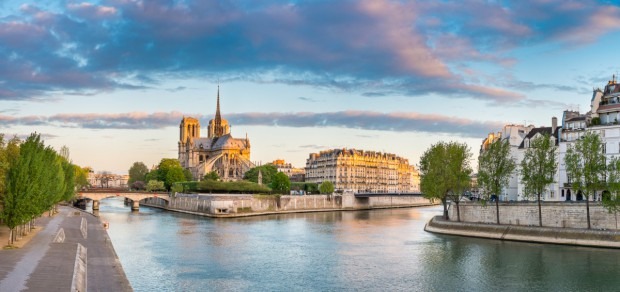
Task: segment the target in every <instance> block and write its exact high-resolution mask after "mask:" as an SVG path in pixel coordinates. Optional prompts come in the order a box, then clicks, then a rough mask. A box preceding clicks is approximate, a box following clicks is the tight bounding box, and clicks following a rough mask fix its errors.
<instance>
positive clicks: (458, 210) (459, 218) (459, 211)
mask: <svg viewBox="0 0 620 292" xmlns="http://www.w3.org/2000/svg"><path fill="white" fill-rule="evenodd" d="M456 220H457V221H458V222H461V209H460V208H459V202H458V201H456Z"/></svg>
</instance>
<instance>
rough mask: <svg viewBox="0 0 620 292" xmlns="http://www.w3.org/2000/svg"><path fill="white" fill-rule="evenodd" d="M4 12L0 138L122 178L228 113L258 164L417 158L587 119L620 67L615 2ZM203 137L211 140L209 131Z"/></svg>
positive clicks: (0, 5) (82, 7)
mask: <svg viewBox="0 0 620 292" xmlns="http://www.w3.org/2000/svg"><path fill="white" fill-rule="evenodd" d="M24 2H25V1H12V0H10V1H2V2H0V129H1V130H0V132H2V133H5V134H7V135H14V134H16V135H19V136H25V135H28V134H29V133H31V132H34V131H36V132H38V133H41V134H42V135H43V137H44V138H45V141H46V143H47V144H50V145H52V146H54V147H57V148H59V147H61V146H62V145H66V146H68V147H69V148H70V150H71V157H72V159H73V161H74V162H75V163H77V164H79V165H82V166H86V165H88V166H91V167H93V168H94V169H95V170H96V171H104V170H105V171H113V172H116V173H125V172H127V169H128V168H129V166H130V165H131V164H132V163H133V162H134V161H143V162H145V163H146V164H147V165H153V164H156V163H157V162H158V161H159V160H160V159H161V158H164V157H173V158H176V157H177V152H176V151H177V150H176V149H177V142H178V139H179V137H178V124H179V122H180V119H181V118H182V117H183V116H184V115H186V116H195V117H199V118H200V120H201V123H202V124H203V125H205V124H206V123H207V122H208V120H209V119H210V118H212V116H213V115H214V113H215V97H216V93H217V84H218V80H219V84H220V88H221V98H222V101H221V106H222V113H223V116H224V118H226V119H228V120H229V121H230V123H231V124H232V134H233V136H235V137H244V136H245V134H246V133H247V135H248V136H249V138H250V140H251V143H252V160H253V161H256V162H259V161H260V162H262V163H266V162H269V161H272V160H274V159H277V158H283V159H286V160H287V161H290V162H292V163H293V165H295V166H303V165H304V164H305V159H306V158H307V157H308V154H309V153H311V152H317V151H320V150H326V149H330V148H343V147H347V148H358V149H365V150H376V151H386V152H390V153H395V154H397V155H400V156H403V157H405V158H408V159H409V160H410V162H412V163H414V164H417V163H418V160H419V157H420V155H421V154H422V153H423V152H424V150H425V149H427V148H428V147H429V146H430V145H431V144H433V143H435V142H437V141H440V140H454V141H459V142H465V143H467V144H469V145H470V147H471V148H472V151H473V152H474V153H475V152H477V150H478V148H479V146H480V142H481V140H482V139H483V138H484V137H485V136H486V134H487V133H488V132H490V131H498V130H499V129H500V128H501V126H502V125H504V124H507V123H517V124H522V123H527V124H534V125H537V126H548V125H550V120H551V117H552V116H557V117H561V114H562V111H563V110H565V109H577V108H578V109H580V110H581V111H586V110H588V109H589V100H590V97H591V93H592V88H594V87H602V86H604V84H605V82H606V81H607V80H609V79H610V78H611V75H612V74H616V73H617V72H618V70H619V67H620V66H619V65H618V64H617V60H618V58H617V54H614V52H615V51H617V49H616V48H617V46H618V44H620V7H619V4H618V2H616V1H587V0H586V1H559V0H558V1H555V0H536V1H467V0H466V1H384V0H360V1H266V0H265V1H263V0H261V1H243V0H237V1H233V0H231V1H191V0H176V1H174V0H154V1H135V0H101V1H90V2H84V1H69V0H64V1H63V0H59V1H46V3H47V4H40V3H38V2H34V1H33V2H32V3H24ZM205 135H206V133H205Z"/></svg>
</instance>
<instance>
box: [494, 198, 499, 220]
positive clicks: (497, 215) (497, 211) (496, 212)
mask: <svg viewBox="0 0 620 292" xmlns="http://www.w3.org/2000/svg"><path fill="white" fill-rule="evenodd" d="M495 215H496V217H497V225H499V198H497V199H495Z"/></svg>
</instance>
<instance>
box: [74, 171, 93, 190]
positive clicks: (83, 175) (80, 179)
mask: <svg viewBox="0 0 620 292" xmlns="http://www.w3.org/2000/svg"><path fill="white" fill-rule="evenodd" d="M73 168H74V172H75V185H76V187H77V188H78V189H79V190H81V189H83V188H85V187H88V186H89V183H88V173H89V169H88V168H86V167H79V166H77V165H74V166H73Z"/></svg>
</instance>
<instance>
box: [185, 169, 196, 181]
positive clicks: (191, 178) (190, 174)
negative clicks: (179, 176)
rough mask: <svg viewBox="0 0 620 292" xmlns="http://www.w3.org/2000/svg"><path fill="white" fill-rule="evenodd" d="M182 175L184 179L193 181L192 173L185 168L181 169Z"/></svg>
mask: <svg viewBox="0 0 620 292" xmlns="http://www.w3.org/2000/svg"><path fill="white" fill-rule="evenodd" d="M183 175H185V181H193V180H194V175H193V174H192V172H191V171H190V170H189V169H187V168H184V169H183Z"/></svg>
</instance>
